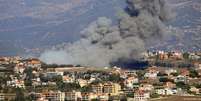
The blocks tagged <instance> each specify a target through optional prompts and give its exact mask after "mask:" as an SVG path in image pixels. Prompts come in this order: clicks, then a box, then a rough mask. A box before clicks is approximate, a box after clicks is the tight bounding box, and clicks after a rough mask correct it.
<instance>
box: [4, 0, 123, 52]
mask: <svg viewBox="0 0 201 101" xmlns="http://www.w3.org/2000/svg"><path fill="white" fill-rule="evenodd" d="M123 5H124V0H1V1H0V55H2V54H4V55H5V54H6V55H13V54H20V53H23V52H24V51H26V52H32V51H36V50H37V51H39V50H40V49H44V48H47V47H51V46H53V45H56V44H61V43H64V42H73V41H75V40H78V39H79V33H80V31H81V30H82V29H84V28H85V27H86V26H87V25H88V24H89V23H90V22H92V21H94V20H96V19H97V17H100V16H106V17H109V18H111V19H115V18H116V12H117V9H118V8H121V7H122V6H123ZM10 44H11V45H10ZM7 45H9V47H7ZM9 50H13V51H9ZM14 50H19V51H14Z"/></svg>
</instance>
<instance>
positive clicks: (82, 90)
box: [81, 86, 92, 92]
mask: <svg viewBox="0 0 201 101" xmlns="http://www.w3.org/2000/svg"><path fill="white" fill-rule="evenodd" d="M91 91H92V88H91V86H84V87H82V88H81V92H91Z"/></svg>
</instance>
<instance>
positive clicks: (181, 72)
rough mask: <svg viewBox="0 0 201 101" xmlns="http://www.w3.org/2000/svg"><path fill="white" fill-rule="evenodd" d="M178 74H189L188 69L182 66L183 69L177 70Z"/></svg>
mask: <svg viewBox="0 0 201 101" xmlns="http://www.w3.org/2000/svg"><path fill="white" fill-rule="evenodd" d="M179 74H180V75H182V76H189V74H190V71H189V70H188V69H186V68H183V69H180V70H179Z"/></svg>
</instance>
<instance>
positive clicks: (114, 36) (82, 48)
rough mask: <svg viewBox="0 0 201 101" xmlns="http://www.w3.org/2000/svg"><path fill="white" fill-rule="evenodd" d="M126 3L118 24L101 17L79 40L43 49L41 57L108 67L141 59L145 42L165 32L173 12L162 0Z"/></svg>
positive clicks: (160, 36) (68, 62)
mask: <svg viewBox="0 0 201 101" xmlns="http://www.w3.org/2000/svg"><path fill="white" fill-rule="evenodd" d="M127 4H128V7H127V8H126V10H125V15H124V16H122V17H121V19H120V21H119V24H118V25H116V26H112V21H111V20H110V19H108V18H106V17H100V18H98V19H97V21H94V22H92V23H91V24H90V25H89V26H88V28H86V29H84V30H83V31H82V38H81V39H80V40H79V41H77V42H75V43H73V44H67V45H65V46H64V47H62V48H59V49H58V48H57V49H53V50H51V51H46V52H45V53H43V54H42V55H41V57H40V59H41V60H43V61H44V62H46V63H50V64H51V63H57V64H80V65H84V66H96V67H103V66H110V64H111V63H112V62H115V61H118V60H119V59H124V60H125V59H126V60H133V59H140V58H141V57H142V55H141V53H142V52H144V51H145V50H146V48H145V47H146V46H147V45H149V44H150V43H152V42H154V41H157V40H160V39H161V40H162V38H163V37H164V36H166V35H167V33H166V26H165V24H164V23H165V22H166V21H168V20H169V19H170V18H171V17H172V16H170V15H172V14H171V13H170V10H169V7H168V5H167V4H166V2H165V0H127ZM58 60H59V61H58Z"/></svg>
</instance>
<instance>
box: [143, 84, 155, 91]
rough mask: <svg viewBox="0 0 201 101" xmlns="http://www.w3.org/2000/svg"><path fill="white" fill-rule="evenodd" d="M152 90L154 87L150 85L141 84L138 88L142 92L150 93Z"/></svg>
mask: <svg viewBox="0 0 201 101" xmlns="http://www.w3.org/2000/svg"><path fill="white" fill-rule="evenodd" d="M153 89H154V86H153V85H151V84H141V85H140V87H139V90H142V91H152V90H153Z"/></svg>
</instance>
